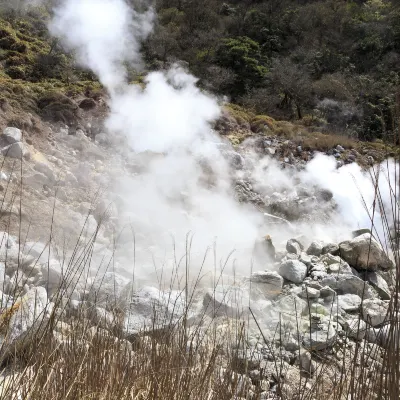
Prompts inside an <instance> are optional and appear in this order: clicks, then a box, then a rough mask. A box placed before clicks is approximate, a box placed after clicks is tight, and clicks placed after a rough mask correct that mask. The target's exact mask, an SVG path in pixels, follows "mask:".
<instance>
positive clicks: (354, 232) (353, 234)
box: [351, 228, 372, 239]
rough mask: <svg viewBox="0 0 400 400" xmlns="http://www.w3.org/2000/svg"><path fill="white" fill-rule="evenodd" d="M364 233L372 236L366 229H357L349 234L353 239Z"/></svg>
mask: <svg viewBox="0 0 400 400" xmlns="http://www.w3.org/2000/svg"><path fill="white" fill-rule="evenodd" d="M364 233H369V234H370V235H372V232H371V230H370V229H368V228H363V229H357V230H355V231H353V232H351V234H352V236H353V239H354V238H356V237H357V236H361V235H364Z"/></svg>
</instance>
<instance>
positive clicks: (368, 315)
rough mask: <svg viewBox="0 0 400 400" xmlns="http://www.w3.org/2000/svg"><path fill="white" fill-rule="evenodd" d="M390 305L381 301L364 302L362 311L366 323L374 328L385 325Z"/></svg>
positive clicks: (370, 300)
mask: <svg viewBox="0 0 400 400" xmlns="http://www.w3.org/2000/svg"><path fill="white" fill-rule="evenodd" d="M388 308H389V304H388V302H387V301H384V300H380V299H369V300H364V302H363V304H362V306H361V310H362V317H363V319H364V321H365V322H367V323H368V324H370V325H372V326H377V325H381V324H383V323H384V322H385V321H386V320H387V313H388Z"/></svg>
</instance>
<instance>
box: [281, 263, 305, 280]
mask: <svg viewBox="0 0 400 400" xmlns="http://www.w3.org/2000/svg"><path fill="white" fill-rule="evenodd" d="M279 274H280V275H281V276H283V277H284V278H285V279H286V280H288V281H290V282H293V283H302V282H303V281H304V279H305V277H306V276H307V266H306V265H305V264H303V263H302V262H300V261H298V260H288V261H284V262H283V263H282V264H281V265H280V267H279Z"/></svg>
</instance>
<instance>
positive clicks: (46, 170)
mask: <svg viewBox="0 0 400 400" xmlns="http://www.w3.org/2000/svg"><path fill="white" fill-rule="evenodd" d="M33 169H34V170H35V171H37V172H40V173H42V174H43V175H45V176H46V177H47V178H48V179H49V181H51V182H53V183H54V182H55V181H56V177H55V175H54V171H53V170H52V169H51V167H50V166H49V165H48V164H45V163H42V162H37V163H36V164H35V165H34V167H33Z"/></svg>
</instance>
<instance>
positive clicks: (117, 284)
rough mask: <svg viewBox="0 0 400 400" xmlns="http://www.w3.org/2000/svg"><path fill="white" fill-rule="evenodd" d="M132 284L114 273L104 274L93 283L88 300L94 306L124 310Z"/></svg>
mask: <svg viewBox="0 0 400 400" xmlns="http://www.w3.org/2000/svg"><path fill="white" fill-rule="evenodd" d="M131 290H132V282H131V281H130V280H129V279H127V278H125V277H123V276H122V275H119V274H117V273H115V272H106V273H105V274H103V275H100V276H98V277H97V278H96V279H95V281H94V282H93V284H92V286H91V288H90V291H89V294H88V300H89V301H90V302H92V303H93V304H95V305H96V306H99V307H103V308H106V309H107V310H114V309H115V308H118V309H120V310H124V309H125V308H126V306H127V305H128V301H129V296H130V294H131Z"/></svg>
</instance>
